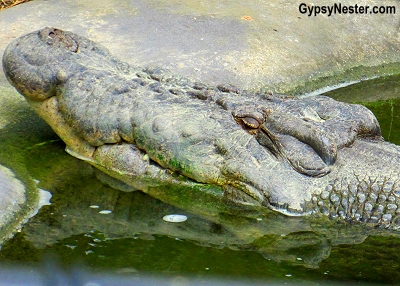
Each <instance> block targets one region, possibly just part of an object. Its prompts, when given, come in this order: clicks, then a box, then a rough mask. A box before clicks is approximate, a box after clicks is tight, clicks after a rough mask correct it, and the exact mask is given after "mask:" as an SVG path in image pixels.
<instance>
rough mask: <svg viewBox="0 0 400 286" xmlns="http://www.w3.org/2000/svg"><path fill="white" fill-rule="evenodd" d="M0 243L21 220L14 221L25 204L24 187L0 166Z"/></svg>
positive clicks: (13, 230)
mask: <svg viewBox="0 0 400 286" xmlns="http://www.w3.org/2000/svg"><path fill="white" fill-rule="evenodd" d="M0 197H1V200H0V243H1V242H2V240H3V239H4V238H7V237H8V236H9V235H11V234H12V233H13V232H15V230H16V228H18V226H19V224H20V223H22V221H23V219H21V220H19V219H15V216H16V214H18V212H20V211H21V206H22V205H23V204H24V203H26V198H25V186H24V185H23V184H22V183H21V182H20V181H19V180H18V179H16V178H15V175H14V173H13V172H12V171H10V170H9V169H7V168H5V167H3V166H1V165H0Z"/></svg>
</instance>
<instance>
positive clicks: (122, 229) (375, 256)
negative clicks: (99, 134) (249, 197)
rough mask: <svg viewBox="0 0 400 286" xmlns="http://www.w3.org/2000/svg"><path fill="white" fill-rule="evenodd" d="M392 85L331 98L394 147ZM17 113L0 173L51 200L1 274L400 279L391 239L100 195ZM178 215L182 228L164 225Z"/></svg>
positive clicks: (25, 113)
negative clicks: (56, 267) (51, 265)
mask: <svg viewBox="0 0 400 286" xmlns="http://www.w3.org/2000/svg"><path fill="white" fill-rule="evenodd" d="M398 79H399V78H398V77H391V78H387V79H376V80H371V81H367V82H362V83H359V84H356V85H352V86H348V87H346V88H343V89H340V90H335V91H332V92H329V93H328V94H327V95H328V96H331V97H334V98H336V99H338V100H341V101H347V102H357V103H362V104H364V105H366V106H367V107H368V108H370V109H371V110H372V111H373V112H374V113H375V115H376V116H377V118H378V120H379V122H380V124H381V127H382V130H383V135H384V137H385V139H386V140H389V141H391V142H393V143H396V144H400V135H399V132H398V131H399V130H400V126H399V124H400V121H399V118H398V116H399V115H398V114H400V112H399V111H400V84H398V82H399V80H398ZM377 99H378V100H377ZM20 110H21V112H20V113H19V114H18V116H17V119H18V120H14V121H13V122H11V123H10V124H9V125H7V126H6V127H5V128H3V129H1V130H0V140H2V142H3V144H2V145H1V150H0V164H5V165H7V164H8V166H9V167H11V168H13V169H18V168H19V169H20V170H22V169H24V172H22V173H26V174H28V176H29V177H30V178H33V179H35V180H38V181H39V183H38V186H39V187H40V188H42V189H45V190H48V191H50V192H51V193H52V194H53V197H52V199H51V203H52V204H51V205H48V206H44V207H43V208H42V209H41V210H40V212H39V213H38V214H37V215H36V216H35V217H33V218H31V219H30V221H29V222H28V223H27V224H26V225H25V227H24V228H23V229H22V231H21V232H20V233H17V235H15V236H14V238H13V239H11V240H9V241H8V242H6V243H5V244H4V245H3V246H2V248H1V251H0V263H2V265H3V266H4V267H5V266H13V265H16V264H17V263H24V265H28V266H41V265H43V261H44V259H46V257H48V256H47V255H48V254H52V255H53V256H54V257H56V260H57V261H59V263H60V265H62V268H63V269H72V268H74V267H77V265H78V266H79V265H85V267H88V268H89V269H91V270H96V271H98V270H102V271H103V270H106V271H107V272H108V273H114V274H117V275H132V276H134V277H142V276H146V275H148V274H149V273H152V274H156V275H160V276H167V277H175V276H190V277H195V278H198V279H206V278H211V279H215V278H216V277H229V278H230V279H236V278H238V279H239V278H240V279H250V281H264V282H265V281H270V280H271V279H272V280H273V281H275V280H274V279H278V281H280V282H282V283H286V282H287V283H300V282H304V281H309V282H308V285H310V283H311V285H312V284H313V283H315V284H319V283H321V282H322V283H324V282H329V281H330V282H332V281H336V282H339V281H341V282H346V283H348V282H363V283H366V282H369V283H371V282H374V283H398V281H399V279H400V254H399V252H398V251H397V249H399V248H400V236H399V235H397V233H392V232H389V231H383V230H371V229H367V228H365V227H363V226H361V225H345V224H344V223H336V222H334V221H329V220H324V221H316V220H315V221H312V220H310V219H304V218H288V217H284V216H282V215H279V214H277V213H274V212H268V211H265V210H259V211H257V210H256V211H254V210H246V209H245V210H240V211H239V210H238V215H237V216H233V215H230V214H224V213H221V214H219V215H218V216H217V217H216V216H210V217H204V216H199V215H196V214H194V213H190V212H187V211H185V210H181V209H178V208H176V207H173V206H171V205H168V204H165V203H163V202H161V201H158V200H156V199H154V198H152V197H149V196H147V195H145V194H143V193H141V192H133V193H123V192H120V191H117V190H114V189H112V188H110V187H108V186H105V185H103V184H102V183H101V182H100V181H98V180H97V179H96V177H95V174H94V171H93V169H92V168H91V167H90V166H89V165H87V164H86V163H84V162H82V161H79V160H77V159H74V158H72V157H71V156H69V155H68V154H67V153H65V152H64V144H63V143H62V142H61V141H59V140H57V137H56V135H55V134H54V133H53V132H52V131H51V130H50V129H49V127H47V125H46V124H45V123H44V122H43V121H41V120H40V119H39V118H38V117H37V116H36V115H35V114H34V113H33V112H32V111H31V110H30V109H29V108H28V107H27V106H26V105H25V104H22V105H21V109H20ZM19 173H21V171H20V172H19ZM110 211H111V212H110ZM174 213H178V214H184V215H186V216H187V217H188V220H187V221H185V222H183V223H176V224H174V223H168V222H165V221H163V220H162V218H163V216H164V215H167V214H174ZM182 285H183V284H182Z"/></svg>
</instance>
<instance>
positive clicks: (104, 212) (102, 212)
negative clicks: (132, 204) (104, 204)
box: [99, 210, 112, 214]
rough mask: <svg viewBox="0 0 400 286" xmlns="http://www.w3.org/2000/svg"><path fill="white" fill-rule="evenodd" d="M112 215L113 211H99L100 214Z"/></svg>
mask: <svg viewBox="0 0 400 286" xmlns="http://www.w3.org/2000/svg"><path fill="white" fill-rule="evenodd" d="M110 213H112V211H110V210H102V211H99V214H110Z"/></svg>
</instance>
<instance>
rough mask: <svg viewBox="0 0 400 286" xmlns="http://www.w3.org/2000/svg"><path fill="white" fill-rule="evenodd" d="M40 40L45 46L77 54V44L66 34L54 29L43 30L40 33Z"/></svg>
mask: <svg viewBox="0 0 400 286" xmlns="http://www.w3.org/2000/svg"><path fill="white" fill-rule="evenodd" d="M39 37H40V39H41V40H42V41H43V42H45V43H46V44H48V45H50V46H54V47H58V48H65V49H66V50H68V51H70V52H74V53H76V52H78V47H79V45H78V43H77V42H76V41H75V40H74V39H73V38H72V37H71V36H70V35H69V34H68V33H66V32H64V31H62V30H59V29H54V28H45V29H43V30H42V31H40V35H39Z"/></svg>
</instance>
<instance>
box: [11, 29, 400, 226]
mask: <svg viewBox="0 0 400 286" xmlns="http://www.w3.org/2000/svg"><path fill="white" fill-rule="evenodd" d="M3 67H4V71H5V74H6V76H7V78H8V80H9V81H10V83H11V84H12V85H13V86H15V88H16V89H17V90H18V91H19V92H20V93H21V94H23V95H24V96H25V97H26V99H27V100H28V102H29V103H30V104H31V106H32V107H33V108H34V109H35V110H36V111H37V112H38V114H39V115H40V116H42V117H43V118H44V119H45V120H46V121H47V122H48V123H49V124H50V125H51V126H52V128H53V129H54V130H55V131H56V132H57V134H58V135H59V136H60V137H61V138H62V139H63V140H64V141H65V143H66V144H67V151H68V152H69V153H70V154H72V155H74V156H76V157H78V158H80V159H84V160H86V161H88V162H89V163H91V164H92V165H94V166H95V167H97V168H98V169H100V170H101V171H103V172H105V173H106V174H108V175H110V176H111V177H114V178H116V179H118V180H120V181H122V182H124V183H125V186H127V187H128V188H130V189H131V190H133V189H139V190H143V191H145V192H148V193H149V194H152V191H151V190H152V189H153V188H155V187H157V186H158V187H160V186H161V187H170V186H174V185H175V186H179V187H183V188H187V189H190V190H192V191H197V192H209V193H210V190H211V193H212V194H214V195H215V196H218V194H222V195H223V196H224V197H225V198H228V199H230V200H233V201H235V202H239V203H244V204H250V205H255V206H260V205H261V206H266V207H269V208H271V209H274V210H277V211H280V212H282V213H285V214H289V215H302V214H310V213H323V214H326V215H329V216H331V217H342V218H344V219H347V220H356V221H364V222H371V223H372V224H374V225H375V224H376V225H382V226H385V227H394V228H397V227H398V225H400V219H399V218H398V217H397V214H398V211H397V209H398V206H399V205H400V186H399V172H398V166H399V163H400V148H399V147H397V146H395V145H393V144H390V143H387V142H384V141H383V139H382V138H381V136H380V128H379V125H378V123H377V120H376V118H375V117H374V115H373V114H372V113H371V112H370V111H369V110H367V109H366V108H364V107H363V106H360V105H351V104H345V103H340V102H336V101H334V100H332V99H330V98H327V97H324V96H317V97H310V98H302V99H297V98H288V97H284V96H280V95H268V94H258V93H250V92H246V91H241V90H239V89H238V88H235V87H234V86H230V85H219V86H217V87H211V86H207V85H205V84H203V83H198V82H194V81H192V80H189V79H187V78H181V77H177V76H174V75H172V74H170V73H169V72H168V71H165V70H162V69H158V68H147V69H141V68H136V67H131V66H129V65H128V64H126V63H123V62H120V61H119V60H117V59H116V58H114V57H113V56H112V55H111V54H110V53H109V52H108V51H107V50H106V49H105V48H103V47H101V46H99V45H97V44H96V43H94V42H92V41H90V40H88V39H86V38H84V37H80V36H78V35H76V34H73V33H70V32H64V31H61V30H57V29H53V28H45V29H43V30H40V31H37V32H33V33H30V34H28V35H25V36H22V37H21V38H18V39H16V40H14V41H13V42H12V43H10V45H9V46H8V47H7V49H6V51H5V53H4V57H3ZM218 191H220V193H218ZM153 195H154V194H153ZM200 207H201V206H200ZM399 212H400V208H399Z"/></svg>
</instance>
